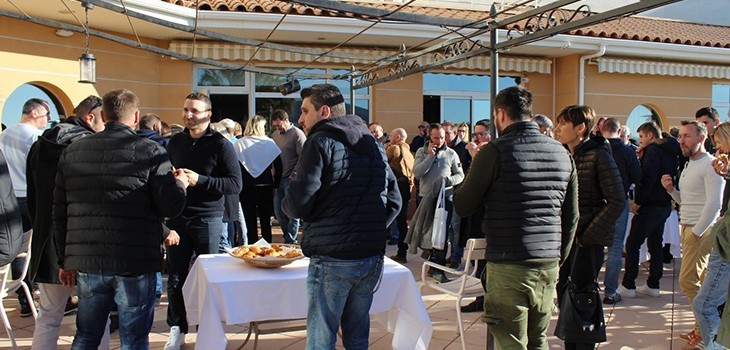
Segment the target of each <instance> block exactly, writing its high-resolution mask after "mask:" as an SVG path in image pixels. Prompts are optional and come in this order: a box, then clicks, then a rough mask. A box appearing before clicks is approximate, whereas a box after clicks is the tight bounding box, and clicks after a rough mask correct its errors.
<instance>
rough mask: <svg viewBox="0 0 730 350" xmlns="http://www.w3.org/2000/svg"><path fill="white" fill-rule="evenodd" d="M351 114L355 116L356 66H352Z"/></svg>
mask: <svg viewBox="0 0 730 350" xmlns="http://www.w3.org/2000/svg"><path fill="white" fill-rule="evenodd" d="M350 72H352V74H350V114H355V66H350Z"/></svg>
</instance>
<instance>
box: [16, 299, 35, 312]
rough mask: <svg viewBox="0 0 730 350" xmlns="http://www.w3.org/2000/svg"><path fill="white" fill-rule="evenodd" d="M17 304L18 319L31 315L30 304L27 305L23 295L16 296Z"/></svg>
mask: <svg viewBox="0 0 730 350" xmlns="http://www.w3.org/2000/svg"><path fill="white" fill-rule="evenodd" d="M18 303H19V304H20V317H29V316H32V315H33V311H31V309H30V303H28V299H27V298H26V297H25V294H23V295H22V296H20V295H19V296H18ZM34 306H35V305H34Z"/></svg>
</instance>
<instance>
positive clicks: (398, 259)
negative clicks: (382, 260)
mask: <svg viewBox="0 0 730 350" xmlns="http://www.w3.org/2000/svg"><path fill="white" fill-rule="evenodd" d="M390 259H391V260H393V261H395V262H399V263H401V264H405V263H407V262H408V259H406V257H405V256H400V255H398V254H396V255H393V256H391V257H390Z"/></svg>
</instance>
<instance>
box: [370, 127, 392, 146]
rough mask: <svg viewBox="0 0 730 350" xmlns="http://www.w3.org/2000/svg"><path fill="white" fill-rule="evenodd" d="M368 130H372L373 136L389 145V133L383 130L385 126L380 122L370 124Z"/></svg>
mask: <svg viewBox="0 0 730 350" xmlns="http://www.w3.org/2000/svg"><path fill="white" fill-rule="evenodd" d="M368 130H370V134H372V135H373V137H374V138H375V139H376V140H378V142H380V143H381V144H383V145H387V144H388V143H390V136H389V135H388V133H386V132H385V131H383V126H382V125H380V123H376V122H372V123H370V124H369V125H368Z"/></svg>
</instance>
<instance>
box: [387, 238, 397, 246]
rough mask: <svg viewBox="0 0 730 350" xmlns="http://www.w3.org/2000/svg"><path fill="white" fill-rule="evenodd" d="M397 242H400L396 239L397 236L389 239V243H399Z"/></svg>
mask: <svg viewBox="0 0 730 350" xmlns="http://www.w3.org/2000/svg"><path fill="white" fill-rule="evenodd" d="M397 244H398V240H397V239H395V238H393V239H391V240H390V241H388V245H397Z"/></svg>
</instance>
